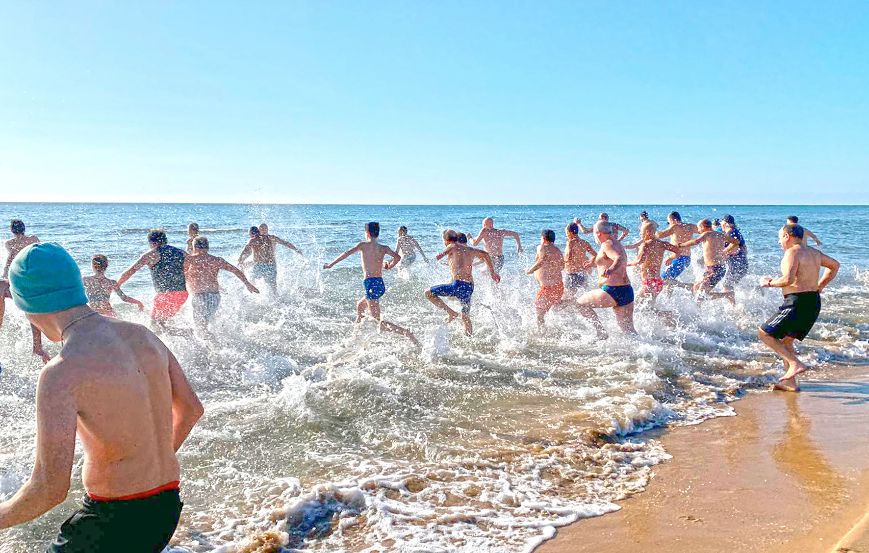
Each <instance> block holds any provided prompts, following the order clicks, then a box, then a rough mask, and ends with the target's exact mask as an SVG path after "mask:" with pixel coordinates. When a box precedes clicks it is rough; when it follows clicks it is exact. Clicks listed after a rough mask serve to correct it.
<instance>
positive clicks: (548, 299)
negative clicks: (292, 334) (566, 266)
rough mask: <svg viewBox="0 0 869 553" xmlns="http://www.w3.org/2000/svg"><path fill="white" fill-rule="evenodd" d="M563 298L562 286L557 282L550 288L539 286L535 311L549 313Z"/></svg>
mask: <svg viewBox="0 0 869 553" xmlns="http://www.w3.org/2000/svg"><path fill="white" fill-rule="evenodd" d="M562 296H564V284H562V283H561V282H559V283H558V284H553V285H552V286H541V287H540V290H538V291H537V309H542V310H544V311H549V309H551V308H552V306H553V305H557V304H559V303H561V298H562Z"/></svg>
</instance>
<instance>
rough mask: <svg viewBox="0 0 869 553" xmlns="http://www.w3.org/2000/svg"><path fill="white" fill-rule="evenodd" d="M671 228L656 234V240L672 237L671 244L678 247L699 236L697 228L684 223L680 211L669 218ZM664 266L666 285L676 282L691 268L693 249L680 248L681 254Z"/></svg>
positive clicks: (671, 214)
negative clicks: (665, 267) (696, 235)
mask: <svg viewBox="0 0 869 553" xmlns="http://www.w3.org/2000/svg"><path fill="white" fill-rule="evenodd" d="M667 222H668V223H669V226H668V227H667V228H666V229H664V230H662V231H659V232H657V233H656V234H655V238H666V237H668V236H669V237H670V242H671V243H673V245H675V246H678V245H679V244H680V243H681V242H687V241H688V240H691V239H692V238H693V237H694V235H695V234H697V227H696V226H694V225H689V224H688V223H683V222H682V216H681V215H679V212H678V211H673V212H671V213H670V214H669V215H668V216H667ZM664 264H665V265H667V269H666V270H665V271H664V272H663V273H661V279H663V280H664V283H665V284H666V283H667V282H673V281H676V279H678V278H679V275H681V274H682V273H683V272H684V271H685V269H686V268H688V267H690V266H691V248H683V247H679V252H678V253H674V254H673V255H672V257H668V258H667V259H666V260H665V261H664Z"/></svg>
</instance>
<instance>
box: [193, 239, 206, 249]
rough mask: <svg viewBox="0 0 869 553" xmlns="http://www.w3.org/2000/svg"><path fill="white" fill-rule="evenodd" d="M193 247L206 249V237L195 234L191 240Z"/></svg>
mask: <svg viewBox="0 0 869 553" xmlns="http://www.w3.org/2000/svg"><path fill="white" fill-rule="evenodd" d="M193 248H194V249H197V250H207V249H208V238H206V237H204V236H197V237H196V238H195V239H194V240H193Z"/></svg>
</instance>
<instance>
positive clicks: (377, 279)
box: [323, 221, 420, 347]
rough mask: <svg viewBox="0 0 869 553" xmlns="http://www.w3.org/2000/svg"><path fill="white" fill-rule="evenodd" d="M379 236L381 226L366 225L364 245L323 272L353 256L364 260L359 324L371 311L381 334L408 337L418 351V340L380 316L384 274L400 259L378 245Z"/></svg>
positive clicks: (358, 314) (358, 315) (358, 307)
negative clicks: (363, 292) (366, 312)
mask: <svg viewBox="0 0 869 553" xmlns="http://www.w3.org/2000/svg"><path fill="white" fill-rule="evenodd" d="M379 236H380V223H376V222H373V221H372V222H370V223H366V224H365V241H364V242H359V243H358V244H356V245H355V246H353V247H352V248H350V249H349V250H347V251H346V252H344V253H342V254H341V255H339V256H338V257H336V258H335V260H334V261H332V262H331V263H326V264H325V265H323V269H331V268H332V267H334V266H335V265H337V264H338V263H340V262H342V261H344V260H345V259H347V258H348V257H350V256H351V255H353V254H354V253H357V252H358V253H359V256H360V257H361V258H362V273H363V274H364V276H365V280H363V281H362V287H363V288H364V289H365V297H363V298H362V299H360V300H359V301H358V302H357V303H356V323H357V324H359V323H361V322H362V320H363V319H364V317H365V311H366V309H367V310H368V313H369V315H370V316H371V318H372V319H374V321H375V322H376V323H377V325H378V327H379V329H380V330H386V331H387V332H394V333H395V334H400V335H401V336H404V337H406V338H407V339H408V340H410V341H411V342H413V344H414V345H415V346H417V347H419V345H420V344H419V340H417V339H416V336H414V334H413V332H411V331H410V330H408V329H406V328H404V327H401V326H398V325H397V324H394V323H391V322H389V321H385V320H383V318H382V316H381V313H380V298H381V297H383V294H385V293H386V284H385V283H384V282H383V270H384V269H386V270H389V269H392V268H394V267H395V266H396V265H398V263H399V261H401V256H400V255H398V253H396V252H395V251H393V250H392V248H390V247H389V246H384V245H383V244H380V243H379V242H378V241H377V238H378V237H379ZM387 255H388V256H389V257H391V258H392V261H388V262H385V261H383V258H384V257H386V256H387Z"/></svg>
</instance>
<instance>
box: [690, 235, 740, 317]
mask: <svg viewBox="0 0 869 553" xmlns="http://www.w3.org/2000/svg"><path fill="white" fill-rule="evenodd" d="M697 233H698V234H700V236H698V237H697V238H692V239H691V240H688V241H687V242H681V243H679V244H677V246H679V247H680V248H691V247H692V246H696V245H697V244H703V264H704V265H705V266H706V270H705V271H703V276H702V277H700V280H698V281H697V282H695V283H694V286H693V287H692V286H691V285H689V284H682V283H680V282H676V281H674V284H677V285H679V286H683V287H685V288H692V289H693V291H694V297H695V298H696V299H697V301H702V300H705V299H718V298H725V299H726V300H727V301H729V302H730V303H731V305H736V295H735V294H734V292H733V290H726V291H724V292H713V291H712V289H713V288H715V286H716V285H717V284H718V283H719V282H721V279H723V278H724V275H725V274H726V273H727V269H726V268H725V266H724V264H725V262H726V260H727V258H728V256H730V254H731V252H733V251H735V250H736V248H738V247H739V242H738V241H737V240H736V239H735V238H731V237H730V236H728V235H726V234H724V233H723V232H716V231H714V230H712V221H710V220H709V219H703V220H701V221H700V222H698V223H697Z"/></svg>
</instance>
